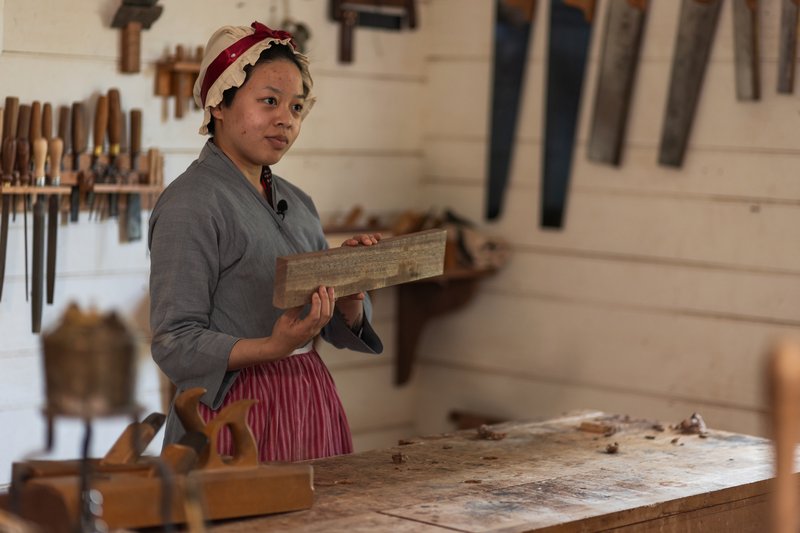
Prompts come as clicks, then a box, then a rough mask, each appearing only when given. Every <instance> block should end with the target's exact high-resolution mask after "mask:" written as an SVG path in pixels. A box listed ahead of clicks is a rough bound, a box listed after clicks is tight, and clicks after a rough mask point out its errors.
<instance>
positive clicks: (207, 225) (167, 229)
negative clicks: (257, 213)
mask: <svg viewBox="0 0 800 533" xmlns="http://www.w3.org/2000/svg"><path fill="white" fill-rule="evenodd" d="M170 200H171V201H168V202H164V203H163V204H162V205H160V206H157V208H156V210H155V211H154V213H153V216H152V218H151V223H150V236H149V239H150V261H151V268H150V298H151V301H150V323H151V328H152V331H153V340H152V355H153V359H154V361H155V362H156V363H157V364H158V366H159V367H160V368H161V370H162V371H163V372H164V373H165V374H166V375H167V377H168V378H169V379H170V380H171V381H172V382H173V383H175V385H176V386H177V387H178V389H179V390H185V389H188V388H192V387H202V388H204V389H206V391H207V392H206V394H205V395H204V396H203V398H202V400H203V402H204V403H206V404H208V405H211V406H214V405H215V404H216V405H218V404H219V403H220V402H221V401H222V398H223V397H224V392H225V389H226V388H227V387H229V386H230V383H231V382H232V377H233V376H232V375H228V376H227V378H228V379H225V378H226V375H227V374H228V373H227V366H228V357H229V355H230V352H231V349H232V348H233V345H234V344H235V343H236V342H237V341H238V340H239V339H238V338H236V337H233V336H231V335H227V334H224V333H221V332H218V331H213V330H212V329H211V319H210V316H211V307H212V298H213V294H214V291H215V289H216V285H217V280H218V276H219V264H220V261H219V245H218V242H219V240H218V239H219V233H220V231H219V228H218V227H217V225H216V221H215V219H214V217H212V216H210V215H209V214H208V213H207V212H204V213H202V214H200V213H198V211H197V209H194V208H193V205H192V201H191V199H187V198H180V197H177V196H176V195H173V196H171V199H170ZM195 205H196V204H195Z"/></svg>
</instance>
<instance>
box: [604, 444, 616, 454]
mask: <svg viewBox="0 0 800 533" xmlns="http://www.w3.org/2000/svg"><path fill="white" fill-rule="evenodd" d="M618 451H619V443H618V442H615V443H614V444H609V445H608V446H606V453H617V452H618Z"/></svg>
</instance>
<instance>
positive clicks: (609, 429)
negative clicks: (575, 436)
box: [578, 422, 619, 437]
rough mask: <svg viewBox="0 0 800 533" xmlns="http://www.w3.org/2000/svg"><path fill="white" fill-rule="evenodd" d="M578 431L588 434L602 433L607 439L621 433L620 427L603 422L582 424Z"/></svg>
mask: <svg viewBox="0 0 800 533" xmlns="http://www.w3.org/2000/svg"><path fill="white" fill-rule="evenodd" d="M578 429H579V430H581V431H586V432H587V433H600V434H602V435H604V436H606V437H610V436H611V435H613V434H614V433H616V432H617V431H619V426H615V425H612V424H603V423H602V422H581V425H580V426H579V427H578Z"/></svg>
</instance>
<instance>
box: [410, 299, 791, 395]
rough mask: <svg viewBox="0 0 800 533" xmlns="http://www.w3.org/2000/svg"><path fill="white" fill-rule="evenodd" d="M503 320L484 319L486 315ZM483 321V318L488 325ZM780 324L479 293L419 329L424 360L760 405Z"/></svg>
mask: <svg viewBox="0 0 800 533" xmlns="http://www.w3.org/2000/svg"><path fill="white" fill-rule="evenodd" d="M487 316H489V317H502V319H500V320H495V321H492V322H491V323H490V324H486V317H487ZM484 324H486V325H484ZM796 330H797V328H796V327H795V326H792V327H787V326H776V325H765V324H756V323H749V322H743V321H731V320H726V319H720V318H710V317H701V316H691V315H680V314H675V313H661V312H647V311H642V310H633V309H621V308H615V307H613V306H609V305H604V304H602V303H598V304H588V303H581V302H572V301H563V300H560V299H555V298H553V299H548V298H534V297H530V296H527V295H525V294H524V293H521V294H520V293H519V291H515V292H514V293H511V294H499V293H489V292H485V293H481V294H479V295H478V297H476V298H475V300H474V301H473V302H472V303H471V304H470V305H469V306H467V307H466V308H464V309H463V310H462V311H460V312H458V313H454V314H451V315H447V316H445V317H442V318H439V319H437V320H436V321H435V322H434V323H431V324H430V325H429V329H427V330H426V331H425V332H423V334H422V338H421V340H420V343H419V347H418V355H419V357H420V359H421V360H424V361H442V362H452V363H453V364H457V365H460V366H462V367H464V368H467V369H471V370H472V371H473V372H475V373H476V374H484V373H486V372H498V373H510V374H514V373H519V374H525V375H529V376H531V377H535V378H536V379H537V380H541V381H550V382H553V383H554V384H560V385H564V386H572V387H581V386H583V387H587V388H605V389H609V390H616V391H622V392H626V393H628V394H642V395H644V394H652V395H657V396H659V397H662V398H669V397H671V398H680V399H683V400H688V399H691V400H693V401H698V402H704V403H708V404H718V405H726V406H730V407H736V408H742V409H745V408H747V409H754V410H755V409H761V408H763V406H764V403H765V401H766V398H765V391H764V390H763V383H762V379H761V378H760V377H759V376H761V375H762V374H763V369H764V365H765V362H766V361H765V355H766V352H767V350H768V349H769V348H770V346H771V345H772V343H773V342H775V341H776V340H777V339H779V338H781V337H782V336H789V335H793V334H795V333H796Z"/></svg>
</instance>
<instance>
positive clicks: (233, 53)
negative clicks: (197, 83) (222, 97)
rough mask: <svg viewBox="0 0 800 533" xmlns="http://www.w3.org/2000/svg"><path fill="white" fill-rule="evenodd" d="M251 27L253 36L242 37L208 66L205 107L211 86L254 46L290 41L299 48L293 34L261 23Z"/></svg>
mask: <svg viewBox="0 0 800 533" xmlns="http://www.w3.org/2000/svg"><path fill="white" fill-rule="evenodd" d="M250 27H251V28H253V29H254V30H255V32H253V33H252V34H251V35H246V36H244V37H242V38H241V39H239V40H238V41H236V42H235V43H233V44H232V45H230V46H229V47H227V48H226V49H225V50H223V51H222V52H220V53H219V55H218V56H217V57H215V58H214V61H212V62H211V64H209V65H208V68H207V69H206V74H205V76H204V77H203V84H202V86H201V87H200V100H201V101H202V102H203V107H205V105H206V96H207V95H208V90H209V89H211V86H212V85H214V82H215V81H217V78H219V77H220V75H221V74H222V73H223V72H225V69H227V68H228V67H229V66H231V65H232V64H233V63H234V62H235V61H236V60H237V59H239V57H241V55H242V54H244V53H245V52H247V51H248V50H249V49H250V48H251V47H252V46H254V45H256V44H258V43H260V42H261V41H263V40H265V39H275V40H278V41H284V40H286V39H289V44H290V45H291V46H292V48H293V49H297V46H296V45H295V44H294V41H293V40H292V34H291V33H289V32H288V31H283V30H273V29H271V28H268V27H267V26H265V25H264V24H261V23H260V22H253V23H252V24H251V25H250Z"/></svg>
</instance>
